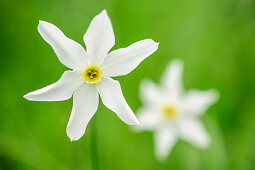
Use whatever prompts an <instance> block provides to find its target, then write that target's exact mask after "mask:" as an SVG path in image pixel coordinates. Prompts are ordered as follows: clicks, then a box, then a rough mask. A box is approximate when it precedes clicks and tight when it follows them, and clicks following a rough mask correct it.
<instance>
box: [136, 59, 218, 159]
mask: <svg viewBox="0 0 255 170" xmlns="http://www.w3.org/2000/svg"><path fill="white" fill-rule="evenodd" d="M182 68H183V66H182V63H181V61H178V60H176V61H173V62H172V63H171V64H170V65H169V66H168V68H167V71H166V73H165V74H164V75H163V77H162V80H161V85H160V86H158V85H156V84H154V83H153V82H151V81H149V80H145V81H143V82H142V83H141V86H140V91H141V99H142V101H143V103H144V106H143V107H142V108H141V109H139V111H138V115H137V117H138V120H139V121H140V123H141V125H140V126H138V127H136V129H138V130H148V131H153V132H154V144H155V146H154V149H155V154H156V157H157V158H158V159H159V160H164V159H165V158H166V157H167V156H168V154H169V153H170V151H171V149H172V147H173V146H174V145H175V144H176V142H177V140H178V139H179V138H181V139H183V140H186V141H189V142H190V143H192V144H194V145H196V146H198V147H200V148H205V147H207V146H208V144H209V142H210V138H209V135H208V133H207V132H206V130H205V128H204V126H203V124H202V122H201V121H200V120H199V119H198V117H199V116H200V115H202V114H203V113H204V112H205V111H206V109H207V108H208V107H209V106H210V105H211V104H213V103H214V102H215V101H216V100H217V98H218V97H217V96H218V93H217V91H215V90H207V91H199V90H190V91H188V92H187V93H184V89H183V86H182V82H181V76H182Z"/></svg>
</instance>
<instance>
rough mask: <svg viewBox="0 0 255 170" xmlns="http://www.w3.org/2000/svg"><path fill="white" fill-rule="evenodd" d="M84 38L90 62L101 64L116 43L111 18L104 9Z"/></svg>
mask: <svg viewBox="0 0 255 170" xmlns="http://www.w3.org/2000/svg"><path fill="white" fill-rule="evenodd" d="M83 40H84V42H85V44H86V47H87V52H88V54H89V63H90V64H93V65H99V64H101V63H102V61H103V60H104V57H105V56H106V54H107V53H108V52H109V51H110V49H111V48H112V47H113V46H114V44H115V36H114V32H113V28H112V23H111V20H110V18H109V16H108V14H107V12H106V10H103V11H102V12H101V13H100V14H98V15H97V16H95V17H94V18H93V20H92V21H91V23H90V25H89V27H88V30H87V32H86V34H85V35H84V37H83Z"/></svg>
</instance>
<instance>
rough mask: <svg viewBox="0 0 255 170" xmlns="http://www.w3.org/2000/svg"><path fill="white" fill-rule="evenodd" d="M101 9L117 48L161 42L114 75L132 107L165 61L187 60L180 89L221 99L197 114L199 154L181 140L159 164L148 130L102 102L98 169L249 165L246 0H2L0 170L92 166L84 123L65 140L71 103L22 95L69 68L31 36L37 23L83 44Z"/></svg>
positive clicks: (251, 42)
mask: <svg viewBox="0 0 255 170" xmlns="http://www.w3.org/2000/svg"><path fill="white" fill-rule="evenodd" d="M104 8H105V9H107V11H108V13H109V16H110V18H111V20H112V23H113V27H114V31H115V36H116V45H115V47H114V48H113V49H116V48H120V47H126V46H128V45H129V44H131V43H133V42H136V41H138V40H141V39H146V38H152V39H153V40H155V41H157V42H160V46H159V49H158V51H157V52H155V53H154V54H153V55H152V56H150V57H149V58H147V59H146V60H145V61H144V62H142V64H140V66H139V67H138V68H137V69H135V70H134V71H133V72H132V73H131V74H129V75H127V76H124V77H118V78H117V79H118V80H119V81H120V83H121V85H122V90H123V93H124V96H125V97H126V100H127V102H128V103H129V105H130V106H131V108H132V109H133V110H134V111H136V110H137V109H138V108H139V107H140V106H141V102H140V100H139V97H138V88H139V83H140V80H142V79H143V78H145V77H146V78H150V79H152V80H153V81H155V82H159V80H160V77H161V75H162V73H163V71H164V70H165V67H166V65H167V63H168V62H170V61H171V60H172V59H174V58H180V59H182V60H183V61H184V64H185V67H184V85H185V87H186V89H190V88H199V89H202V90H205V89H209V88H216V89H218V90H219V91H220V94H221V95H220V100H219V101H218V102H217V103H216V104H215V105H214V106H213V107H211V108H210V109H209V110H208V111H207V113H206V114H205V115H204V116H203V117H202V119H203V121H204V123H205V125H206V127H207V129H208V131H209V133H210V135H211V138H212V144H211V145H210V147H209V148H208V149H205V150H199V149H197V148H195V147H194V146H192V145H190V144H189V143H186V142H183V141H180V142H179V143H178V144H177V145H176V146H175V148H174V149H173V151H172V153H171V155H170V157H169V158H168V159H167V161H166V162H163V163H160V162H157V161H156V159H155V157H154V153H153V140H152V134H151V133H149V132H144V133H139V134H136V133H134V132H132V131H131V130H130V127H129V126H127V125H126V124H124V123H123V122H122V121H120V120H119V118H118V117H117V116H116V115H115V113H113V112H111V111H110V110H108V109H107V108H106V107H105V106H103V104H102V103H100V106H99V109H98V111H97V113H96V115H95V116H96V120H97V122H96V124H97V125H96V126H97V130H98V131H97V134H96V135H97V144H98V146H97V148H98V156H99V167H100V169H104V170H108V169H111V170H114V169H122V170H130V169H132V170H141V169H146V170H153V169H175V170H177V169H182V170H202V169H203V170H215V169H217V170H228V169H231V170H240V169H242V170H246V169H247V170H248V169H255V152H254V146H255V123H254V120H255V69H254V67H255V66H254V65H255V2H254V1H253V0H178V1H175V0H168V1H164V0H157V1H156V0H139V1H138V0H125V1H121V0H93V1H85V0H72V1H68V0H26V1H20V0H13V1H9V0H1V1H0V40H1V41H0V56H1V62H0V89H1V93H0V94H1V99H0V112H1V114H0V116H1V117H0V169H18V170H20V169H39V170H46V169H47V170H51V169H61V170H62V169H63V170H68V169H75V170H76V169H91V167H92V166H91V156H90V148H91V145H93V143H91V130H92V129H91V127H92V126H93V122H95V121H94V120H95V118H93V119H92V122H90V124H89V126H88V128H87V130H86V133H85V135H84V136H83V137H82V138H81V139H80V140H79V141H76V142H72V143H71V142H70V140H69V138H68V137H67V136H66V132H65V128H66V125H67V122H68V119H69V116H70V112H71V107H72V100H68V101H63V102H29V101H27V100H25V99H24V98H23V97H22V96H23V95H24V94H26V93H27V92H30V91H32V90H36V89H38V88H41V87H44V86H46V85H48V84H51V83H53V82H55V81H56V80H58V78H59V77H60V76H61V74H62V73H63V71H64V70H66V68H65V67H64V66H63V65H61V63H60V62H59V61H58V59H57V57H56V55H55V54H54V52H53V50H52V49H51V47H50V46H49V45H48V44H47V43H46V42H45V41H44V40H43V39H42V38H41V37H40V35H39V33H38V32H37V24H38V21H39V19H40V20H45V21H48V22H51V23H53V24H55V25H57V26H58V27H59V28H60V29H61V30H62V31H63V32H64V33H65V34H66V35H67V36H68V37H70V38H71V39H74V40H75V41H77V42H79V43H80V44H82V45H84V43H83V41H82V37H83V35H84V33H85V31H86V29H87V27H88V24H89V23H90V21H91V19H92V18H93V17H94V16H95V15H96V14H98V13H99V12H100V11H101V10H102V9H104Z"/></svg>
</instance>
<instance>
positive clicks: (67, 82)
mask: <svg viewBox="0 0 255 170" xmlns="http://www.w3.org/2000/svg"><path fill="white" fill-rule="evenodd" d="M82 83H83V79H82V75H81V74H80V73H77V72H75V71H65V72H64V73H63V75H62V76H61V78H60V79H59V80H58V81H57V82H56V83H53V84H51V85H49V86H46V87H44V88H41V89H39V90H36V91H33V92H30V93H28V94H26V95H25V96H24V98H26V99H27V100H32V101H61V100H67V99H69V98H70V97H72V94H73V92H74V91H75V90H76V89H77V88H78V87H79V86H80V85H81V84H82Z"/></svg>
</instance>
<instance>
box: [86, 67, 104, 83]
mask: <svg viewBox="0 0 255 170" xmlns="http://www.w3.org/2000/svg"><path fill="white" fill-rule="evenodd" d="M101 78H102V73H101V70H100V69H99V67H98V66H88V67H87V68H86V70H85V71H84V72H83V79H84V81H85V82H86V83H88V84H95V83H98V82H99V81H100V80H101Z"/></svg>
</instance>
